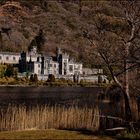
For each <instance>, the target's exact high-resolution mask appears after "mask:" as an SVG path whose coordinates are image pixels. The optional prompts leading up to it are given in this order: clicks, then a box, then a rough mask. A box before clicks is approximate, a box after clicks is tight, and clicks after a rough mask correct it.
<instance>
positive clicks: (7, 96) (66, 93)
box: [0, 86, 104, 106]
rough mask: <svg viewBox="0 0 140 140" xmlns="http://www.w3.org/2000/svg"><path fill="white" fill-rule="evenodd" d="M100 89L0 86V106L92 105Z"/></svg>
mask: <svg viewBox="0 0 140 140" xmlns="http://www.w3.org/2000/svg"><path fill="white" fill-rule="evenodd" d="M103 92H104V91H103V88H100V87H45V86H44V87H30V86H27V87H19V86H17V87H16V86H7V87H5V86H1V87H0V105H1V106H3V105H4V106H5V105H7V104H9V103H14V104H27V105H36V104H41V105H42V104H50V105H51V104H52V105H53V104H64V105H79V106H83V105H84V106H85V105H93V104H95V102H96V101H97V98H98V95H99V94H101V93H103Z"/></svg>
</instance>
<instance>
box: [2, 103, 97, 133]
mask: <svg viewBox="0 0 140 140" xmlns="http://www.w3.org/2000/svg"><path fill="white" fill-rule="evenodd" d="M98 115H99V110H98V108H97V107H95V108H88V107H84V108H79V107H77V106H71V107H65V106H51V107H50V106H47V105H45V106H35V107H30V108H29V107H27V106H24V105H22V106H15V105H12V106H11V105H10V106H8V108H7V109H0V131H4V130H7V131H12V130H27V129H48V128H55V129H87V130H93V131H96V130H98V128H99V117H98Z"/></svg>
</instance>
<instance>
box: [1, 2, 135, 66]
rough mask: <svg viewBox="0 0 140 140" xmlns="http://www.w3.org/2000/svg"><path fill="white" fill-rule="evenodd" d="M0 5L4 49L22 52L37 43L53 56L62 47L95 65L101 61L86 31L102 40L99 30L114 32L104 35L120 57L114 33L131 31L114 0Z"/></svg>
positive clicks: (94, 37) (85, 63)
mask: <svg viewBox="0 0 140 140" xmlns="http://www.w3.org/2000/svg"><path fill="white" fill-rule="evenodd" d="M0 4H1V5H0V50H1V51H16V52H19V51H21V50H28V47H29V46H30V45H31V44H36V45H37V46H38V50H39V51H40V52H43V53H47V54H50V55H53V54H54V53H55V48H56V47H60V48H62V49H63V50H64V51H66V52H68V53H70V55H71V56H72V57H74V59H76V60H77V61H81V62H83V63H84V66H86V67H93V66H94V65H96V64H100V63H102V61H101V60H100V58H99V57H98V53H97V52H96V49H95V48H93V45H92V44H91V42H90V41H89V40H88V39H87V38H85V36H84V35H85V33H87V32H88V34H89V36H90V37H91V38H92V39H94V40H96V41H98V42H97V43H101V40H100V39H101V38H100V37H99V33H97V32H98V31H99V30H101V29H102V30H104V29H103V28H106V30H111V31H113V32H110V33H109V34H108V35H107V36H106V35H104V36H106V37H108V38H109V39H110V40H108V41H110V42H109V43H110V44H111V46H113V47H112V48H111V49H112V50H111V49H110V48H108V49H109V50H108V52H109V53H110V51H111V53H112V55H114V54H115V55H116V56H117V55H118V56H119V55H120V52H122V51H123V48H122V47H121V46H122V43H120V41H118V40H117V39H118V38H117V37H116V35H115V34H120V32H122V36H123V37H124V39H125V38H126V37H127V35H128V34H129V32H130V25H129V24H128V23H127V21H125V20H123V19H122V17H123V16H124V15H123V11H122V8H121V6H120V7H118V5H117V3H115V4H114V3H112V1H111V0H110V1H109V0H103V1H102V0H86V1H85V0H13V1H11V0H1V2H0ZM120 17H121V18H120ZM114 32H115V34H114ZM106 43H108V42H106ZM105 45H108V44H101V45H100V46H101V48H104V47H106V46H105ZM136 45H137V44H136ZM115 46H120V47H121V49H122V50H121V51H118V50H117V49H118V47H115ZM113 53H114V54H113Z"/></svg>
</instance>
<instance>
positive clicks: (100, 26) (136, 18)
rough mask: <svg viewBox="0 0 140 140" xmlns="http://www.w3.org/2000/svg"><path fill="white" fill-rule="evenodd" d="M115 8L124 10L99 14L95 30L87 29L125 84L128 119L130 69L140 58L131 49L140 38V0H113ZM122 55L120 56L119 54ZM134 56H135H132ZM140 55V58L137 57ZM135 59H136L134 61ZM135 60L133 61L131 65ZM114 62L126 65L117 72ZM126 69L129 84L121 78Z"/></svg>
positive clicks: (129, 114)
mask: <svg viewBox="0 0 140 140" xmlns="http://www.w3.org/2000/svg"><path fill="white" fill-rule="evenodd" d="M110 4H111V5H112V6H113V8H116V7H117V8H119V11H120V13H119V14H116V15H113V14H112V15H111V16H108V15H103V14H100V13H98V14H96V16H95V24H94V26H95V31H94V32H95V33H94V34H91V31H90V30H89V31H88V30H86V31H84V32H83V35H84V37H86V38H87V39H88V40H89V41H90V43H91V45H92V46H93V48H94V50H96V53H97V55H99V56H100V57H101V58H102V60H103V62H104V63H105V65H106V66H107V68H108V69H109V71H110V75H111V77H112V79H113V81H114V82H115V83H116V84H117V85H118V86H120V87H121V89H122V91H123V93H124V98H125V111H126V112H125V113H126V117H127V119H128V120H130V119H132V108H131V99H130V93H129V70H130V69H132V68H135V67H138V66H139V62H138V61H136V59H134V57H133V58H132V56H133V55H130V50H132V49H133V46H135V44H137V42H138V41H139V39H140V38H139V30H140V1H137V0H125V1H121V0H118V1H110ZM138 50H139V49H138V48H137V49H136V50H135V51H136V52H138ZM118 56H119V57H118ZM130 56H131V57H130ZM137 59H139V58H138V57H137ZM132 60H133V61H132ZM130 62H131V65H130ZM114 65H118V66H121V67H122V65H124V67H123V69H120V67H119V69H120V71H119V72H117V73H116V72H115V71H114V69H113V66H114ZM123 73H125V86H124V85H123V84H122V83H121V82H120V80H119V79H118V78H117V77H118V76H119V75H121V74H123Z"/></svg>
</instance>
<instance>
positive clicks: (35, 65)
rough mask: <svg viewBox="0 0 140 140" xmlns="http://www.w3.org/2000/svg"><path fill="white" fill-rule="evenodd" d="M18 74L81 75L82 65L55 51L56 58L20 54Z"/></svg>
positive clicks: (58, 50) (35, 53)
mask: <svg viewBox="0 0 140 140" xmlns="http://www.w3.org/2000/svg"><path fill="white" fill-rule="evenodd" d="M18 64H19V72H20V73H27V72H28V73H30V74H38V75H49V74H53V75H55V76H57V75H75V74H76V75H81V74H82V67H83V66H82V63H77V62H74V61H72V60H71V59H70V57H69V55H68V54H66V53H62V52H61V50H60V48H57V50H56V56H53V57H51V56H45V55H41V54H38V53H37V52H36V51H33V52H29V53H26V52H22V53H21V56H20V58H19V63H18Z"/></svg>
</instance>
